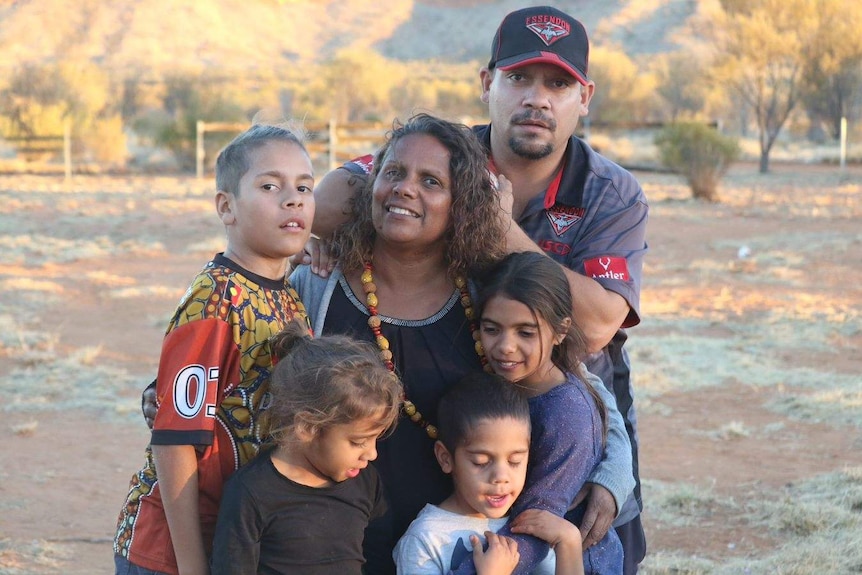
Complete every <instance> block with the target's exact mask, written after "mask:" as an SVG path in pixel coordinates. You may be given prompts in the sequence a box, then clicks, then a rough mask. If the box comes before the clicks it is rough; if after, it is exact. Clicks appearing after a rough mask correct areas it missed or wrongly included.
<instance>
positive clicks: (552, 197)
mask: <svg viewBox="0 0 862 575" xmlns="http://www.w3.org/2000/svg"><path fill="white" fill-rule="evenodd" d="M565 168H566V158H565V157H564V158H563V163H562V164H561V165H560V169H559V170H557V175H556V176H554V179H553V180H552V181H551V185H550V186H548V189H547V190H546V191H545V209H546V210H550V209H551V208H553V207H554V204H555V203H557V192H558V191H559V190H560V182H561V181H562V180H563V170H564V169H565Z"/></svg>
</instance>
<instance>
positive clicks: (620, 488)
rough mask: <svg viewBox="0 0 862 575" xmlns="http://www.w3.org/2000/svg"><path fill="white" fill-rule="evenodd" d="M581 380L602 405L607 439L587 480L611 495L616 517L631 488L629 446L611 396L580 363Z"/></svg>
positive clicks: (621, 419)
mask: <svg viewBox="0 0 862 575" xmlns="http://www.w3.org/2000/svg"><path fill="white" fill-rule="evenodd" d="M581 370H582V373H583V375H584V381H586V382H587V383H588V384H590V385H591V386H593V388H594V389H595V390H596V391H598V392H599V395H600V396H601V398H602V401H604V402H605V407H606V408H607V414H608V437H607V441H606V442H605V453H604V456H603V457H602V460H601V461H600V462H599V464H598V465H597V466H596V468H595V469H594V470H593V473H592V474H591V475H590V478H589V479H588V481H589V482H590V483H596V484H598V485H601V486H602V487H604V488H605V489H607V490H608V491H610V492H611V495H613V496H614V501H615V502H616V504H617V515H619V513H620V511H621V510H622V508H623V504H624V503H625V502H626V498H628V496H629V494H630V493H631V492H632V490H633V489H634V488H635V478H634V470H633V469H632V446H631V443H630V442H629V436H628V433H626V425H625V422H624V421H623V416H622V414H621V413H620V411H619V409H617V401H616V399H615V398H614V395H613V394H612V393H611V392H610V391H608V388H606V387H605V384H604V383H602V380H601V378H599V377H598V376H597V375H594V374H592V373H590V372H589V371H587V368H586V366H585V365H583V364H581Z"/></svg>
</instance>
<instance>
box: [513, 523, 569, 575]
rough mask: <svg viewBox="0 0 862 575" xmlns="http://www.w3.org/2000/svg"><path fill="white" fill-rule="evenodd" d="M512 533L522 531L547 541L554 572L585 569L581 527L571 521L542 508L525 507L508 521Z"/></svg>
mask: <svg viewBox="0 0 862 575" xmlns="http://www.w3.org/2000/svg"><path fill="white" fill-rule="evenodd" d="M510 528H511V529H512V533H524V534H526V535H532V536H533V537H538V538H539V539H542V540H543V541H546V542H547V543H548V545H550V546H551V548H552V549H553V550H554V552H555V553H556V556H557V571H556V573H557V575H559V574H560V573H567V574H568V573H571V574H572V575H580V574H582V573H583V572H584V564H583V544H582V542H581V531H580V530H579V529H578V528H577V526H576V525H575V524H574V523H571V522H569V521H567V520H566V519H565V518H563V517H560V516H559V515H554V514H553V513H551V512H550V511H545V510H542V509H527V510H526V511H524V512H522V513H520V514H519V515H518V516H517V517H515V518H514V519H513V520H512V522H511V523H510Z"/></svg>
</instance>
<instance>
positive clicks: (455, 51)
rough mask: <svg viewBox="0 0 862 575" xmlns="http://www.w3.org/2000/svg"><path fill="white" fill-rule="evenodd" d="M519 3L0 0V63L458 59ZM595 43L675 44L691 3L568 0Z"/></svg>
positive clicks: (480, 56)
mask: <svg viewBox="0 0 862 575" xmlns="http://www.w3.org/2000/svg"><path fill="white" fill-rule="evenodd" d="M537 4H541V3H537V2H523V1H517V0H499V1H488V0H484V1H483V0H461V1H455V0H425V1H411V0H381V1H377V2H369V1H367V0H280V1H279V0H207V1H205V2H195V1H176V0H148V1H147V2H138V1H136V0H115V1H106V0H0V70H6V71H7V72H8V71H9V70H11V69H14V68H15V67H16V66H20V65H22V64H27V63H40V62H54V61H57V60H61V59H63V58H68V57H71V56H75V57H78V58H80V57H85V58H88V59H91V60H92V61H95V62H97V63H99V65H100V66H102V67H104V68H105V69H108V70H110V71H112V72H118V73H120V74H134V75H137V76H151V75H154V76H160V75H163V74H164V73H166V72H170V71H172V70H177V69H180V70H205V71H210V70H212V71H213V72H214V73H215V72H224V71H235V72H239V71H245V72H247V73H254V72H255V71H256V70H267V71H268V70H272V69H273V67H275V69H278V67H281V66H302V65H303V64H309V63H319V62H322V61H325V60H327V59H329V58H331V57H333V56H334V55H335V54H336V53H337V52H338V51H339V50H343V49H351V50H368V49H371V50H374V51H377V52H379V53H380V54H381V55H383V56H385V57H387V58H391V59H396V60H414V59H420V60H426V59H433V60H438V61H441V62H452V63H463V62H470V61H479V62H482V61H483V60H485V59H486V58H487V57H488V50H489V44H490V40H491V38H492V37H493V34H494V30H495V28H496V26H497V25H498V24H499V21H500V19H501V18H502V17H503V16H504V15H505V14H506V13H507V12H509V11H511V10H515V9H517V8H520V7H523V6H525V5H537ZM553 4H554V5H555V6H557V7H559V8H560V9H562V10H565V11H567V12H569V13H571V14H573V15H575V16H576V17H577V18H579V19H580V20H581V21H582V22H583V23H584V25H585V26H586V27H587V30H588V31H589V32H590V35H591V38H592V40H593V43H594V44H595V43H599V44H601V43H615V44H617V45H619V46H621V47H622V48H623V49H624V50H625V51H626V52H628V53H629V54H630V55H631V56H633V57H636V56H638V55H641V54H649V53H653V52H662V51H668V50H672V49H674V38H675V37H676V36H677V35H678V34H679V33H680V31H681V30H684V26H685V23H686V21H687V20H688V18H689V17H690V16H691V15H692V14H694V12H695V11H696V9H697V7H698V5H699V2H698V1H697V0H628V1H626V0H602V1H596V0H576V1H566V2H555V3H553Z"/></svg>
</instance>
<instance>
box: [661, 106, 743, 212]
mask: <svg viewBox="0 0 862 575" xmlns="http://www.w3.org/2000/svg"><path fill="white" fill-rule="evenodd" d="M655 143H656V146H657V147H658V149H659V155H660V158H661V162H662V164H663V165H664V166H666V167H667V168H670V169H671V170H673V171H674V172H677V173H679V174H682V175H683V176H684V177H685V180H686V182H688V185H689V186H690V187H691V192H692V195H693V196H694V197H695V198H698V199H703V200H707V201H710V202H716V201H718V182H719V180H720V179H721V177H722V176H723V175H724V174H725V172H727V169H728V168H729V167H730V164H732V163H733V162H734V161H735V160H736V159H737V158H738V157H739V151H740V150H739V143H738V142H737V141H736V139H734V138H731V137H729V136H724V135H722V134H720V133H719V132H718V131H717V130H715V129H714V128H711V127H709V126H707V125H705V124H699V123H696V122H678V123H674V124H671V125H669V126H667V127H666V128H664V129H663V130H662V131H661V132H659V134H658V135H657V136H656V138H655Z"/></svg>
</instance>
